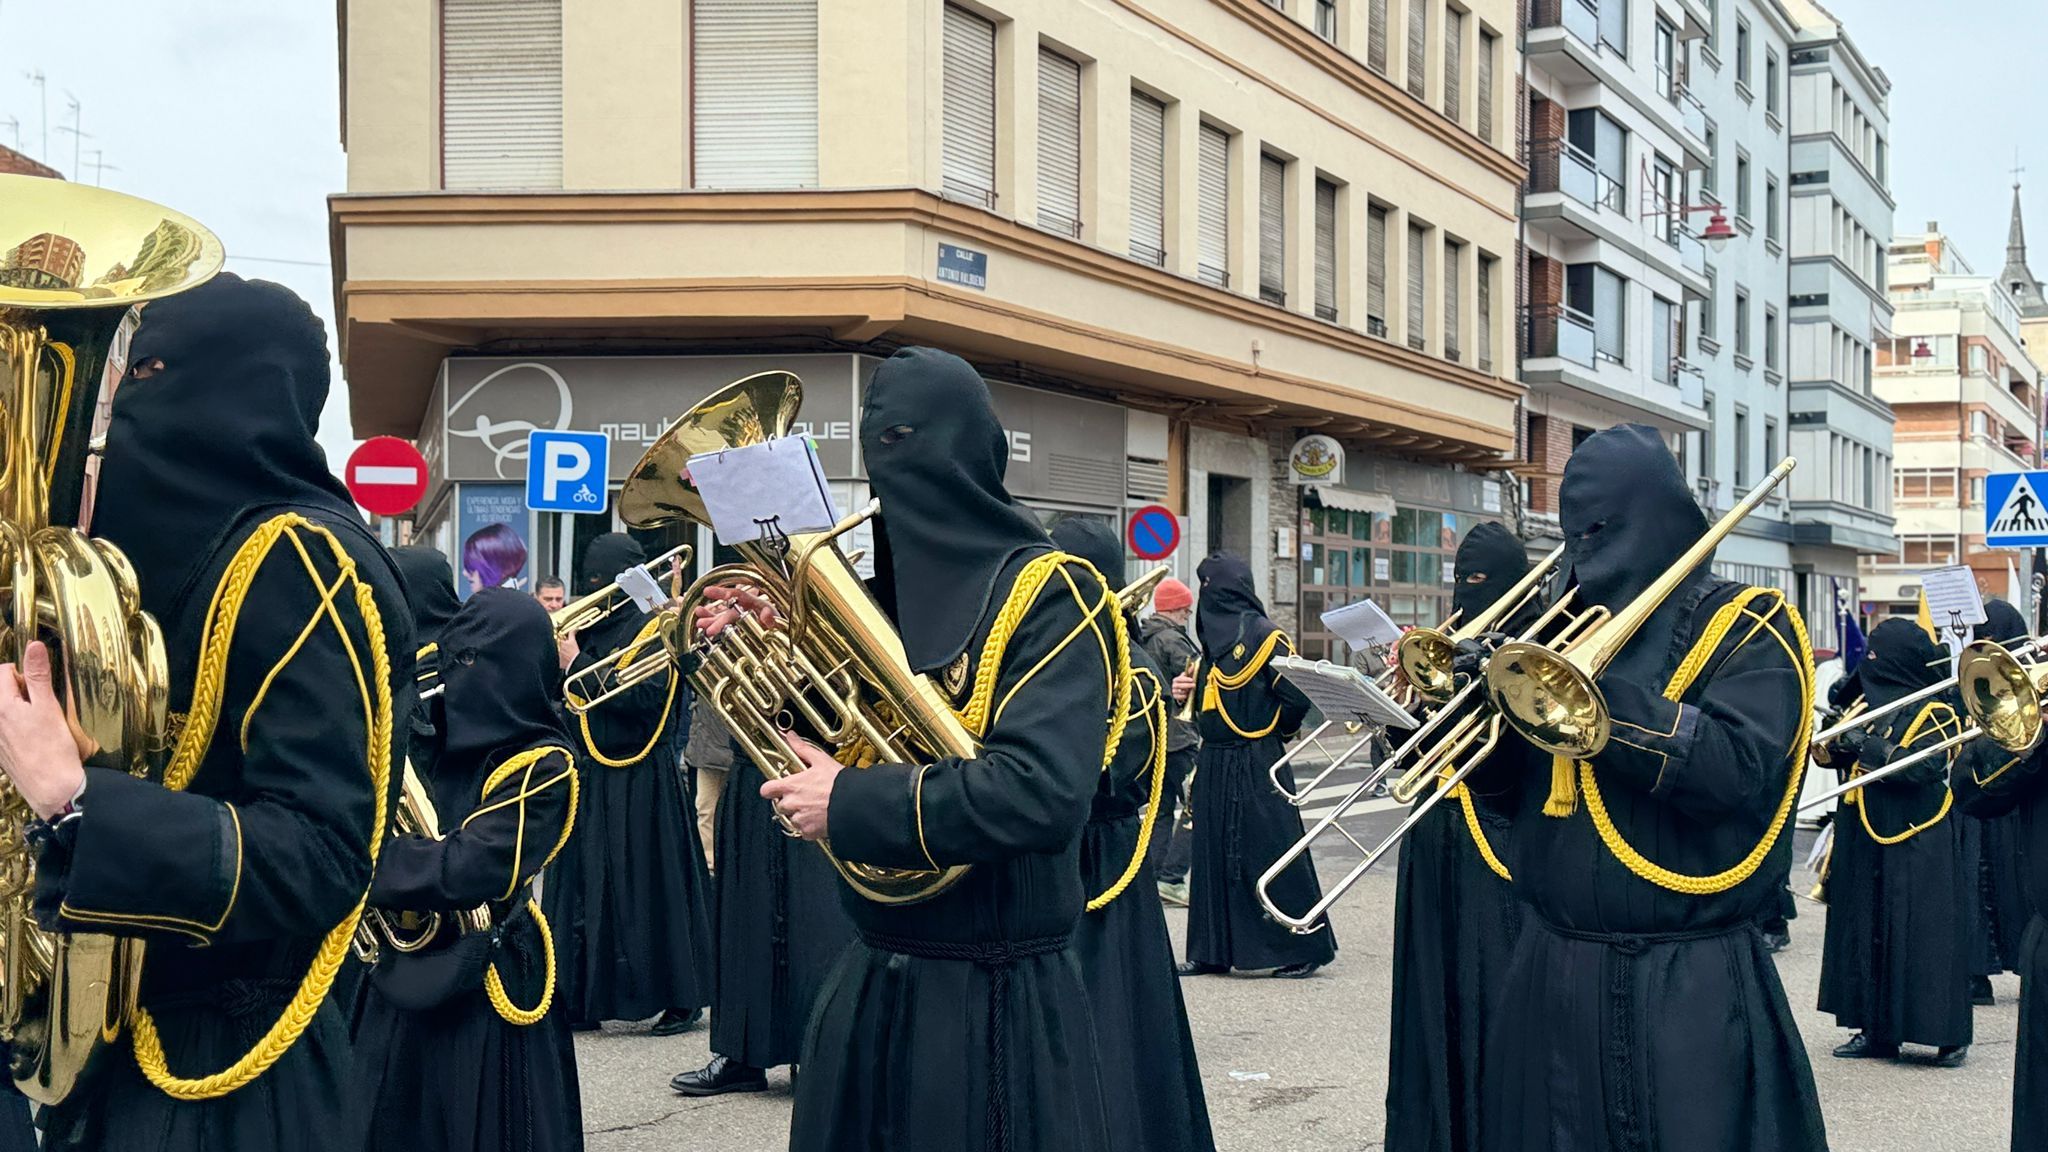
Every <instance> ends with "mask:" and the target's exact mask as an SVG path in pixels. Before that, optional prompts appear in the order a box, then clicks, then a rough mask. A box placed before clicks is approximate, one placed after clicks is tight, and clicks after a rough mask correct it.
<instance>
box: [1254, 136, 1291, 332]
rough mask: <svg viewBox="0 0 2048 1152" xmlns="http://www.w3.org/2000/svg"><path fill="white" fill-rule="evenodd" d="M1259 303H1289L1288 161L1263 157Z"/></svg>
mask: <svg viewBox="0 0 2048 1152" xmlns="http://www.w3.org/2000/svg"><path fill="white" fill-rule="evenodd" d="M1259 299H1261V300H1264V301H1265V302H1266V303H1268V304H1285V303H1287V161H1285V160H1282V159H1280V158H1279V157H1278V156H1275V155H1273V154H1271V153H1269V152H1261V153H1259Z"/></svg>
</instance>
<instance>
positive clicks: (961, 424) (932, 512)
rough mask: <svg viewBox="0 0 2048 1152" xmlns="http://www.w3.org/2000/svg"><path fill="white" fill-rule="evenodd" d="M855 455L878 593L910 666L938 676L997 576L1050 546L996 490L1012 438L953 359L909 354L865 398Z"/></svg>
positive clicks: (983, 389)
mask: <svg viewBox="0 0 2048 1152" xmlns="http://www.w3.org/2000/svg"><path fill="white" fill-rule="evenodd" d="M860 447H861V454H862V457H863V459H864V460H865V461H866V463H867V469H868V482H869V484H870V485H871V486H872V487H873V489H874V493H875V496H876V498H878V499H879V500H881V502H882V514H881V517H880V518H879V519H878V520H877V521H876V524H875V577H876V585H877V588H876V593H877V596H878V597H879V598H880V599H881V601H882V603H883V607H884V608H886V609H888V610H889V611H890V613H891V616H892V618H893V619H894V621H895V623H896V628H897V631H898V632H900V633H901V634H902V637H903V650H904V654H905V655H906V656H907V657H908V658H909V660H910V666H911V667H912V668H914V669H916V670H917V671H919V672H929V671H932V670H934V669H938V668H943V667H945V666H946V665H947V664H950V663H952V661H953V660H954V658H955V657H957V656H959V655H960V653H961V652H963V651H965V650H966V648H967V643H968V641H969V640H970V639H972V638H973V636H974V631H975V628H976V626H977V625H979V624H980V622H981V618H982V616H983V615H984V614H985V613H986V612H987V611H988V609H989V601H990V598H991V597H992V596H994V594H995V583H996V579H997V578H998V577H999V576H1001V575H1002V572H1003V570H1004V569H1005V568H1006V567H1007V566H1008V565H1009V564H1010V562H1011V561H1012V560H1013V559H1015V558H1016V557H1017V556H1018V555H1019V554H1020V553H1024V552H1028V551H1032V550H1034V549H1049V548H1051V546H1052V544H1051V541H1049V540H1048V539H1046V535H1045V529H1044V528H1042V527H1041V526H1040V525H1039V522H1038V518H1037V517H1036V516H1034V515H1032V514H1031V512H1030V511H1029V510H1028V509H1026V508H1024V507H1023V506H1021V505H1019V504H1018V503H1017V502H1016V501H1015V500H1013V499H1011V497H1010V493H1009V490H1008V489H1006V488H1005V487H1004V486H1003V478H1004V475H1005V473H1006V472H1007V471H1008V469H1009V461H1010V448H1009V439H1008V438H1007V437H1006V436H1004V435H1003V426H1002V423H1001V422H1000V421H999V420H997V419H996V412H995V406H994V404H993V403H992V402H991V401H990V400H989V394H988V385H987V384H986V383H984V382H983V381H982V379H981V376H980V374H978V373H976V372H975V370H974V369H973V368H972V367H970V366H969V365H968V364H967V362H966V361H965V360H962V359H960V358H959V357H958V356H955V355H953V354H951V353H949V352H941V351H939V350H937V349H935V348H905V349H903V350H902V351H900V352H898V353H896V354H895V355H894V356H891V357H889V359H888V360H886V361H884V362H883V363H882V365H881V367H879V368H877V369H876V370H875V378H874V380H873V381H872V382H870V383H869V384H868V390H867V396H866V398H865V399H864V400H863V401H862V406H861V419H860ZM1112 578H1113V577H1112Z"/></svg>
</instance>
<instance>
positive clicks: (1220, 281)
mask: <svg viewBox="0 0 2048 1152" xmlns="http://www.w3.org/2000/svg"><path fill="white" fill-rule="evenodd" d="M1200 151H1201V156H1200V158H1199V165H1198V170H1197V172H1196V174H1195V177H1196V184H1197V188H1196V199H1197V201H1198V203H1197V213H1196V220H1195V256H1196V262H1197V269H1196V271H1197V274H1198V275H1199V276H1200V277H1201V278H1202V279H1203V280H1204V281H1206V282H1208V283H1210V284H1216V285H1219V286H1224V287H1228V286H1229V284H1230V137H1229V136H1226V135H1224V133H1223V132H1222V130H1221V129H1217V128H1211V127H1209V126H1208V125H1207V124H1204V125H1202V139H1201V149H1200Z"/></svg>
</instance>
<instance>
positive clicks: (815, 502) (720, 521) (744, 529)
mask: <svg viewBox="0 0 2048 1152" xmlns="http://www.w3.org/2000/svg"><path fill="white" fill-rule="evenodd" d="M690 480H691V481H692V482H693V483H694V484H696V486H697V491H698V492H699V493H700V494H702V495H703V497H704V506H705V508H706V509H708V510H709V511H710V513H711V527H712V530H713V531H714V532H716V533H717V534H718V542H719V543H721V544H727V545H731V544H744V543H747V542H749V541H752V540H759V539H760V538H761V537H762V535H763V534H764V533H765V532H767V531H768V530H769V526H770V525H771V524H772V525H773V527H774V529H776V530H778V531H780V532H781V533H782V534H783V535H785V536H794V535H796V534H797V533H800V532H822V531H824V530H825V529H827V528H830V527H832V526H833V525H834V524H836V523H838V522H839V516H838V513H837V511H836V510H835V509H834V508H833V505H832V490H831V488H830V486H829V485H827V483H826V482H825V470H824V468H823V467H822V466H821V465H820V464H819V463H818V450H817V448H816V446H814V445H813V444H812V443H811V441H810V438H809V437H807V436H785V437H782V438H781V439H779V440H766V441H763V442H761V443H759V444H750V445H748V446H747V447H745V448H728V449H725V450H723V451H719V452H706V453H704V454H702V455H699V456H692V457H690Z"/></svg>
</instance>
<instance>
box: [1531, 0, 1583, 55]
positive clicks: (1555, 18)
mask: <svg viewBox="0 0 2048 1152" xmlns="http://www.w3.org/2000/svg"><path fill="white" fill-rule="evenodd" d="M1529 26H1530V27H1531V28H1562V29H1564V30H1565V31H1567V32H1569V33H1571V34H1572V35H1574V36H1576V37H1578V38H1579V39H1580V40H1581V41H1583V42H1584V43H1585V45H1586V47H1588V48H1597V47H1598V46H1599V44H1600V7H1599V5H1598V4H1594V3H1588V2H1587V0H1536V8H1535V12H1534V14H1533V15H1532V17H1531V19H1530V21H1529Z"/></svg>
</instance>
